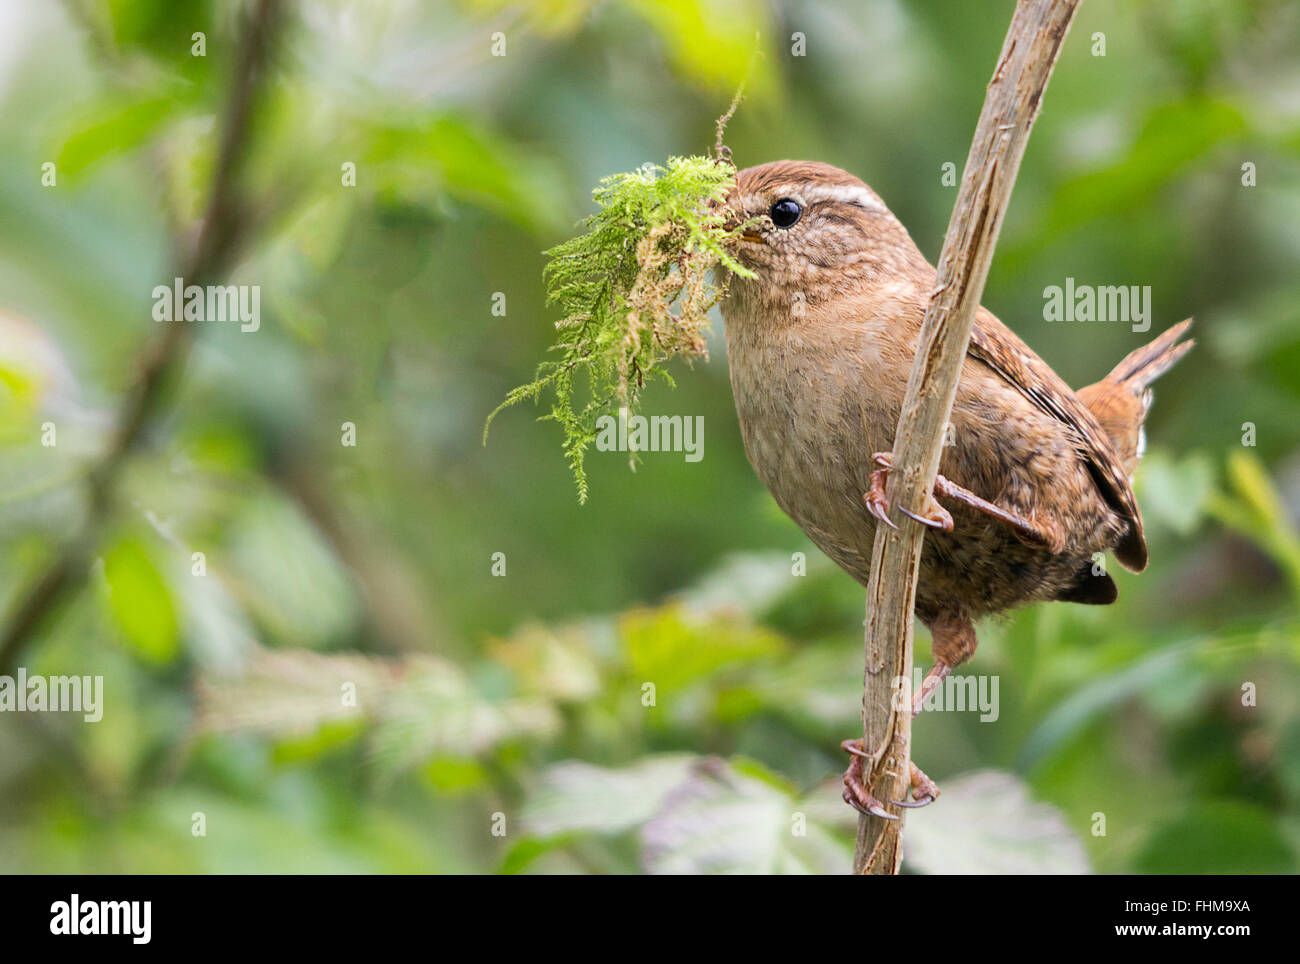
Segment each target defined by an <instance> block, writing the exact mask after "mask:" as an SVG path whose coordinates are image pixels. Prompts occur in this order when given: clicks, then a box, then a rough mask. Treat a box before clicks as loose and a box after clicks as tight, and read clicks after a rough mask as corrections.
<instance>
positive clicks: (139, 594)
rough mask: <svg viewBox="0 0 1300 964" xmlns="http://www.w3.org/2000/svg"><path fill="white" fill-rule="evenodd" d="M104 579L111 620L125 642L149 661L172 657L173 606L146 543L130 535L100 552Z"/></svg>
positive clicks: (175, 637) (174, 643)
mask: <svg viewBox="0 0 1300 964" xmlns="http://www.w3.org/2000/svg"><path fill="white" fill-rule="evenodd" d="M104 579H105V581H106V582H107V584H108V591H109V595H108V601H109V608H110V611H111V612H112V615H113V620H114V622H115V623H116V624H117V627H118V629H120V630H121V632H122V637H123V639H124V640H125V641H126V643H127V645H129V646H130V647H131V649H132V650H134V651H135V653H136V654H137V655H139V656H141V657H143V658H144V659H145V660H147V661H149V662H153V663H165V662H168V661H169V660H171V659H173V658H175V656H176V654H177V651H178V649H179V644H178V630H179V625H178V620H177V616H176V607H175V604H174V602H173V600H172V594H171V590H170V589H169V588H168V586H167V583H166V582H165V581H164V580H163V578H162V575H161V574H160V572H159V569H158V567H157V565H155V563H154V560H153V557H152V554H151V552H150V549H149V547H148V546H147V545H146V544H145V543H144V542H143V541H141V540H139V539H137V538H134V537H130V536H127V537H124V538H122V539H120V540H119V541H118V542H117V543H116V544H115V545H113V546H112V547H111V548H110V549H109V550H108V551H107V552H106V553H105V554H104Z"/></svg>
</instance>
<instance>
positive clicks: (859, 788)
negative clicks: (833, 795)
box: [840, 738, 898, 820]
mask: <svg viewBox="0 0 1300 964" xmlns="http://www.w3.org/2000/svg"><path fill="white" fill-rule="evenodd" d="M840 747H841V748H842V749H843V750H844V751H845V752H846V753H848V754H849V755H850V757H851V759H850V760H849V768H848V769H847V770H845V771H844V802H845V803H847V804H848V805H849V806H850V807H852V808H853V809H854V810H856V811H858V813H867V814H871V815H872V816H876V817H883V818H884V819H886V820H897V819H898V818H897V817H896V816H894V815H893V814H892V813H890V812H889V811H888V810H886V809H885V805H884V804H883V803H881V802H880V801H879V800H877V799H876V798H875V797H874V796H872V794H871V791H870V790H868V789H867V788H866V786H865V784H864V773H863V771H864V767H863V765H862V761H863V759H865V758H866V757H867V756H868V755H869V754H868V753H867V751H866V750H864V749H863V748H862V740H861V739H860V738H859V739H856V740H845V741H844V742H843V743H841V744H840Z"/></svg>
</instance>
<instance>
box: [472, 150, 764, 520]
mask: <svg viewBox="0 0 1300 964" xmlns="http://www.w3.org/2000/svg"><path fill="white" fill-rule="evenodd" d="M735 176H736V170H735V167H734V166H732V165H731V164H730V163H727V162H726V161H716V160H713V159H712V158H708V157H673V158H669V160H668V166H667V167H660V166H659V165H656V164H646V165H645V166H644V167H642V168H641V169H640V170H637V171H634V172H632V173H630V174H615V175H613V176H611V177H607V178H605V179H604V180H603V181H601V183H600V186H599V187H598V188H596V190H595V191H594V192H593V197H594V198H595V200H596V203H597V204H598V205H599V206H600V210H599V211H598V212H597V213H596V214H594V215H592V216H591V217H590V218H588V219H587V220H586V221H584V222H583V225H584V227H585V228H586V231H585V232H584V233H583V234H580V235H578V236H577V237H575V238H572V239H570V240H568V241H565V242H564V243H563V244H559V245H557V246H555V247H554V248H551V249H550V250H549V251H547V252H546V253H547V255H548V256H549V257H550V259H551V260H550V263H549V264H547V266H546V269H545V272H544V279H545V281H546V292H547V304H548V305H556V306H558V308H559V310H560V312H561V314H562V315H563V317H562V318H561V319H560V320H559V321H558V322H556V326H555V327H556V329H557V331H558V333H559V334H558V338H557V340H556V343H555V345H554V346H552V348H551V351H552V352H554V353H555V354H556V355H557V356H558V357H556V358H552V359H548V360H546V361H544V362H542V364H541V365H540V366H539V367H538V369H537V375H536V378H535V379H534V380H533V381H531V382H529V383H528V384H527V385H521V386H519V387H518V388H516V389H514V390H513V391H512V392H510V393H509V394H508V395H507V396H506V399H505V401H503V402H502V403H501V404H500V405H499V406H498V407H497V409H496V410H495V411H494V412H493V413H492V414H491V415H489V416H488V420H487V425H485V426H484V429H483V440H484V442H485V443H486V441H487V433H488V429H489V428H490V427H491V424H492V419H493V418H495V417H496V415H497V413H499V412H500V411H501V410H502V409H504V408H506V407H508V406H510V405H514V404H515V403H517V402H521V401H523V400H524V399H532V400H533V401H534V402H537V401H539V400H540V398H541V395H542V394H543V392H551V393H553V394H554V401H553V403H552V405H551V411H550V413H549V414H547V415H544V416H542V418H543V420H552V421H556V422H559V423H560V425H561V427H562V428H563V430H564V454H565V457H566V458H567V459H568V462H569V465H570V467H571V468H572V469H573V476H574V480H575V481H576V482H577V486H578V501H580V502H585V501H586V498H587V476H586V473H585V472H584V470H583V457H584V454H585V453H586V449H587V447H588V446H589V445H590V444H591V443H592V441H593V440H594V439H595V438H596V423H597V420H598V419H599V418H600V417H601V416H602V415H616V414H617V412H618V410H619V409H620V408H627V409H628V411H629V413H634V412H635V411H636V408H637V400H638V397H639V394H640V391H641V389H642V388H643V387H644V385H645V383H646V381H647V380H649V379H651V378H654V377H663V378H665V379H667V380H668V381H669V383H670V384H671V383H672V378H671V376H669V375H668V373H667V372H665V371H664V370H663V365H664V363H665V362H667V361H668V360H669V359H670V358H672V357H674V356H677V355H680V356H684V357H685V358H686V359H687V361H691V360H693V359H695V358H706V359H707V357H708V349H707V347H706V345H705V340H704V335H705V332H706V331H707V329H708V326H709V319H708V312H709V309H711V308H712V307H713V306H714V305H715V304H717V303H718V301H719V300H720V299H721V298H722V296H723V294H725V284H726V282H725V280H720V279H719V278H718V277H717V272H715V271H714V269H715V268H716V267H717V266H718V265H722V266H724V267H726V268H728V269H730V270H731V271H733V272H735V273H736V274H739V275H742V276H744V277H751V276H752V274H751V272H750V271H748V270H747V269H746V268H744V267H743V266H742V265H740V264H739V263H737V262H736V260H735V259H734V258H733V257H732V255H731V254H730V253H729V250H728V249H729V248H730V247H731V246H733V245H734V244H735V243H736V241H737V240H738V238H739V234H740V229H739V228H736V227H733V228H730V229H729V228H728V226H727V225H726V224H725V223H724V222H725V218H726V213H725V211H724V210H723V209H722V208H721V207H720V204H719V202H721V201H722V200H723V199H724V198H725V197H726V195H727V193H728V192H729V191H730V190H731V188H732V187H733V186H734V184H735ZM724 277H725V276H724ZM580 374H582V375H584V376H585V377H584V378H582V379H581V380H580V379H579V375H580Z"/></svg>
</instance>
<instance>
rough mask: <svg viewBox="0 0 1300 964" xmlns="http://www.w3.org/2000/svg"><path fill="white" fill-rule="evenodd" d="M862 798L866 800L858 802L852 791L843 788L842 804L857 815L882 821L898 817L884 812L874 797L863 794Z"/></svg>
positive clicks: (886, 811)
mask: <svg viewBox="0 0 1300 964" xmlns="http://www.w3.org/2000/svg"><path fill="white" fill-rule="evenodd" d="M863 796H865V797H866V800H859V799H858V798H857V796H856V795H855V794H854V793H853V791H851V790H850V789H849V788H848V787H845V788H844V793H843V797H844V802H845V803H847V804H848V805H849V806H850V807H852V808H853V809H854V810H856V811H858V813H869V814H871V815H872V816H874V817H880V818H882V819H884V820H897V819H898V817H896V816H894V815H893V814H892V813H890V812H889V811H888V810H886V809H885V808H884V806H883V805H882V804H881V803H880V801H879V800H876V799H875V798H874V797H872V796H870V795H869V794H865V793H864V794H863Z"/></svg>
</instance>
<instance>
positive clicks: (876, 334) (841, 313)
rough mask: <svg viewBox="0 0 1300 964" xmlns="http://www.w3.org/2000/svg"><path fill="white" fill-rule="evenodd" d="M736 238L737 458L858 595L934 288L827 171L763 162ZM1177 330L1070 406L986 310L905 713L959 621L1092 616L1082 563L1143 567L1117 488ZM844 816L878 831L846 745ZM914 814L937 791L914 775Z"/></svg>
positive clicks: (925, 515)
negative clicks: (927, 648) (861, 814)
mask: <svg viewBox="0 0 1300 964" xmlns="http://www.w3.org/2000/svg"><path fill="white" fill-rule="evenodd" d="M727 203H728V207H729V208H730V209H731V211H732V212H733V216H734V218H735V219H736V223H738V224H739V223H743V222H748V226H747V227H746V229H745V232H744V241H745V242H746V243H744V244H742V245H741V250H740V252H739V255H738V257H739V259H740V260H741V262H742V263H743V264H745V265H746V267H749V268H751V269H752V270H753V271H754V272H755V273H756V276H755V277H754V278H742V277H739V276H735V277H733V278H732V279H731V282H730V287H729V291H728V295H727V298H726V300H725V301H724V302H723V304H722V315H723V318H724V320H725V321H726V336H727V357H728V364H729V365H730V370H731V387H732V392H733V394H734V395H735V399H736V412H737V414H738V415H739V418H740V429H741V433H742V435H743V437H744V443H745V452H746V454H747V455H748V456H749V461H750V462H751V464H752V465H753V466H754V470H755V472H757V473H758V477H759V478H760V479H761V480H762V481H763V483H764V484H765V485H766V486H767V487H768V489H769V490H770V491H771V493H772V495H773V497H775V499H776V501H777V504H778V505H780V507H781V508H782V510H784V511H785V513H786V514H787V515H789V516H790V517H791V518H792V519H794V521H795V522H796V523H798V525H799V527H800V528H801V529H803V531H804V532H805V533H807V535H808V537H809V538H810V539H812V541H813V542H814V543H816V545H817V546H818V547H819V548H820V549H821V550H822V551H823V552H824V553H826V555H828V556H830V558H831V559H833V560H834V561H835V562H836V563H837V564H838V565H839V566H840V567H841V568H843V569H844V570H845V571H847V572H848V573H849V574H850V575H852V576H853V577H854V578H855V579H857V580H858V581H859V582H861V583H862V584H863V585H865V584H866V582H867V579H868V576H869V572H870V565H871V551H872V544H873V541H874V538H875V530H876V526H877V524H880V523H884V524H888V525H891V526H892V525H893V523H892V522H890V520H889V518H888V515H887V509H888V502H887V500H886V497H885V480H886V474H887V473H888V471H889V468H890V454H889V452H887V451H885V450H886V449H888V448H889V446H890V445H891V444H892V442H893V438H894V433H895V430H896V428H897V426H898V418H899V412H900V409H901V408H902V402H903V395H904V391H905V389H906V386H907V380H908V375H909V373H910V372H911V368H912V361H913V358H914V357H915V354H916V345H917V340H918V336H919V334H920V330H921V321H922V319H923V317H924V315H925V309H926V305H927V303H928V301H929V298H930V294H931V292H932V291H933V290H934V287H935V278H936V273H935V269H934V268H933V267H932V266H931V265H930V263H929V262H928V261H926V260H925V257H924V256H923V255H922V254H921V252H920V250H918V249H917V247H916V244H915V243H914V242H913V241H912V238H911V237H910V236H909V235H908V233H907V230H906V229H905V228H904V227H903V225H902V224H901V223H899V221H898V219H897V218H896V217H894V215H893V214H892V213H891V212H890V210H889V208H888V207H886V206H885V203H884V202H883V201H882V200H881V199H880V198H879V197H878V196H877V195H876V193H875V192H874V191H872V190H871V188H869V187H867V185H866V184H864V183H863V182H862V181H860V180H858V178H856V177H854V176H853V175H851V174H848V173H847V172H845V171H842V170H840V169H839V168H836V167H832V166H830V165H829V164H820V163H815V162H806V161H776V162H773V163H770V164H763V165H761V166H759V167H751V168H748V169H747V170H744V171H741V172H740V174H739V178H738V184H737V187H736V189H735V191H734V192H733V194H732V195H731V197H730V198H729V199H728V202H727ZM1190 324H1191V321H1190V319H1189V320H1188V321H1184V322H1182V323H1181V324H1179V325H1175V326H1174V327H1172V328H1170V329H1169V330H1168V331H1166V332H1165V333H1164V334H1162V335H1160V336H1159V337H1158V338H1156V339H1155V340H1154V341H1152V342H1151V343H1150V344H1148V345H1145V346H1144V347H1142V348H1139V349H1137V350H1136V351H1134V352H1133V353H1132V354H1130V355H1129V356H1128V357H1127V358H1125V359H1124V360H1123V361H1122V362H1120V364H1119V365H1118V366H1117V367H1116V368H1115V370H1114V371H1112V372H1111V373H1110V374H1109V375H1107V376H1106V377H1105V378H1104V379H1102V380H1101V381H1100V382H1098V383H1097V384H1095V385H1089V386H1088V387H1086V388H1082V389H1080V390H1079V391H1078V392H1074V391H1072V390H1071V389H1070V387H1069V386H1068V385H1066V384H1065V382H1064V381H1062V380H1061V378H1060V377H1059V376H1058V375H1057V374H1056V373H1055V372H1054V371H1052V369H1051V368H1050V367H1048V365H1047V363H1046V362H1044V361H1043V360H1042V359H1041V358H1039V357H1038V356H1037V355H1036V354H1034V352H1033V351H1032V350H1031V349H1030V348H1029V346H1028V345H1026V344H1025V343H1024V342H1023V341H1021V340H1020V338H1018V337H1017V336H1016V335H1015V333H1013V332H1012V331H1011V330H1010V329H1008V328H1007V327H1006V326H1005V325H1003V324H1002V323H1001V322H1000V321H998V319H997V318H995V317H994V316H993V315H992V314H991V313H990V312H988V311H986V310H985V309H983V308H980V309H979V312H978V314H977V316H976V319H975V326H974V330H973V333H972V335H971V340H970V347H969V349H968V350H967V356H966V359H965V360H964V362H963V365H962V372H961V381H960V384H959V386H958V389H957V397H956V401H955V402H954V405H953V411H952V418H951V423H950V429H949V435H948V438H947V439H946V440H945V448H944V451H943V456H942V459H941V462H940V466H939V472H940V475H939V478H938V479H937V481H936V483H935V496H937V499H936V498H932V499H931V502H930V504H929V505H928V506H924V507H905V506H900V507H899V508H900V511H903V512H905V513H906V514H907V515H909V516H911V517H912V518H914V519H917V520H918V521H920V522H923V523H925V524H926V525H928V526H931V527H933V531H931V532H930V533H929V534H928V535H927V537H926V540H925V545H924V549H923V551H922V557H921V571H920V579H919V583H918V586H917V596H916V615H917V617H918V618H919V619H920V620H921V621H922V622H923V623H924V624H925V625H926V626H927V627H928V628H929V630H930V633H931V637H932V649H933V652H934V658H935V665H934V668H933V669H931V670H930V672H929V673H928V674H927V675H926V677H925V680H924V682H923V683H922V686H921V689H920V690H918V691H917V693H916V695H915V697H914V702H913V712H914V713H915V712H917V711H919V709H920V707H921V705H922V704H923V702H924V700H925V698H926V697H927V696H928V695H929V694H930V692H931V691H932V690H933V689H934V687H935V686H937V685H938V684H939V683H940V682H941V681H942V680H943V678H944V677H945V676H946V675H947V674H948V673H949V672H950V671H951V670H952V668H953V667H954V666H957V665H958V664H960V663H962V662H964V661H965V660H967V659H969V658H970V657H971V656H972V655H973V654H974V652H975V646H976V638H975V627H974V623H973V621H974V620H975V619H977V618H978V617H980V616H984V615H988V614H991V613H997V612H1001V611H1003V610H1006V609H1010V608H1012V607H1015V606H1019V605H1022V604H1024V603H1029V602H1035V601H1040V600H1065V601H1069V602H1078V603H1092V604H1102V605H1104V604H1107V603H1112V602H1114V601H1115V598H1116V590H1115V583H1114V582H1113V581H1112V580H1111V578H1110V576H1109V575H1107V574H1106V572H1105V571H1104V568H1102V567H1100V566H1097V565H1096V563H1095V562H1094V555H1095V554H1097V553H1103V552H1107V551H1110V552H1113V553H1114V554H1115V557H1116V558H1117V559H1118V560H1119V562H1120V563H1121V564H1122V565H1123V566H1125V567H1126V568H1128V569H1130V570H1133V571H1135V572H1136V571H1140V570H1142V569H1143V568H1145V567H1146V564H1147V547H1146V540H1145V538H1144V536H1143V533H1142V515H1141V513H1140V512H1139V511H1138V506H1137V501H1136V500H1135V498H1134V496H1133V489H1132V487H1131V485H1130V483H1129V478H1130V475H1131V474H1132V472H1133V469H1134V467H1135V465H1136V464H1137V460H1138V457H1139V455H1140V454H1141V447H1142V439H1141V434H1142V422H1143V419H1144V418H1145V417H1146V413H1147V410H1148V408H1149V407H1150V404H1151V397H1152V395H1151V391H1150V389H1149V388H1148V387H1147V386H1148V385H1149V384H1150V383H1151V382H1152V381H1153V380H1154V379H1156V378H1157V377H1158V376H1160V375H1161V374H1163V373H1164V372H1165V371H1166V370H1167V369H1168V368H1169V367H1170V366H1171V365H1173V364H1174V362H1176V361H1177V360H1178V359H1179V358H1181V357H1182V356H1183V354H1184V353H1185V352H1187V350H1188V349H1190V348H1191V347H1192V344H1193V342H1191V341H1184V342H1181V343H1180V342H1179V341H1178V339H1179V338H1180V337H1181V336H1182V334H1183V333H1184V332H1185V331H1186V330H1187V327H1188V326H1189V325H1190ZM844 748H845V749H847V750H849V752H850V753H852V754H854V756H853V760H852V763H851V765H850V767H849V769H848V771H847V772H846V773H845V776H844V784H845V794H844V795H845V799H846V800H847V801H848V802H849V803H851V804H853V805H854V806H855V807H857V808H858V809H859V810H864V811H868V812H871V813H876V814H878V815H881V816H887V817H888V816H891V814H889V813H888V811H886V810H885V809H884V807H883V806H882V805H881V803H880V801H878V800H877V799H876V798H875V797H874V796H872V795H871V793H870V791H869V790H868V789H867V788H866V787H864V786H863V782H862V781H863V777H862V770H863V767H862V760H861V757H862V753H863V751H862V747H861V741H860V740H857V741H854V740H846V741H845V742H844ZM911 783H912V797H913V802H912V803H911V804H902V805H912V806H919V805H923V804H925V803H928V802H931V801H932V800H933V799H934V798H935V797H936V796H937V795H938V789H937V788H936V787H935V785H934V783H933V781H931V780H929V778H927V777H926V776H925V774H924V773H922V772H921V771H920V770H918V769H916V768H915V766H914V767H913V770H912V773H911Z"/></svg>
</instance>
